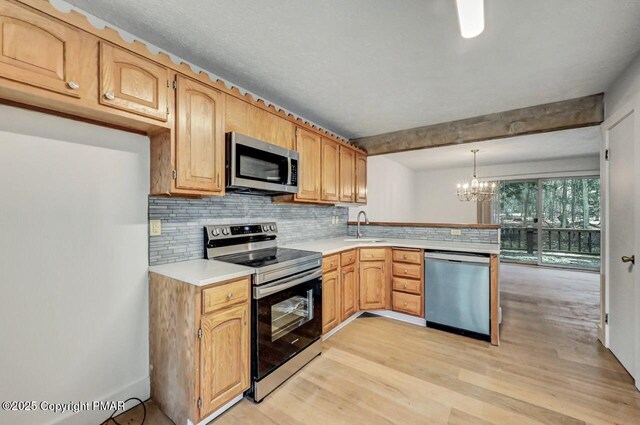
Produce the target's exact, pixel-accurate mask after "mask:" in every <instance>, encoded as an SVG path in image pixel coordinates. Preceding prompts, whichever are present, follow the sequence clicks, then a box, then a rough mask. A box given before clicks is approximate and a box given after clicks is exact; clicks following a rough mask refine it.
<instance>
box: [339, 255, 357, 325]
mask: <svg viewBox="0 0 640 425" xmlns="http://www.w3.org/2000/svg"><path fill="white" fill-rule="evenodd" d="M340 298H341V301H342V303H341V316H340V318H341V321H344V320H346V319H348V318H349V317H350V316H351V315H353V314H354V313H355V312H356V311H358V279H357V273H356V265H355V264H351V265H349V266H346V267H342V269H341V271H340Z"/></svg>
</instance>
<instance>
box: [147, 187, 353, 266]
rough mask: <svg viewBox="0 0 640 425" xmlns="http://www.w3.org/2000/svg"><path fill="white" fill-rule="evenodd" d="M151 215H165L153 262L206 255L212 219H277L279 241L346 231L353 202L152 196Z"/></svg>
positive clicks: (153, 241) (152, 240)
mask: <svg viewBox="0 0 640 425" xmlns="http://www.w3.org/2000/svg"><path fill="white" fill-rule="evenodd" d="M334 217H336V218H335V219H334ZM149 219H150V220H161V221H162V235H161V236H151V237H149V264H150V265H157V264H166V263H174V262H177V261H185V260H192V259H198V258H204V231H203V226H205V225H207V224H235V223H260V222H265V221H275V222H276V223H277V225H278V243H279V244H286V243H293V242H302V241H305V240H310V239H324V238H333V237H340V236H345V235H346V234H347V220H348V208H347V207H334V206H323V205H288V204H274V203H272V202H271V198H270V197H269V196H255V195H242V194H234V193H231V194H228V195H226V196H224V197H211V198H202V199H176V198H164V197H150V198H149ZM334 220H337V221H336V223H335V224H334Z"/></svg>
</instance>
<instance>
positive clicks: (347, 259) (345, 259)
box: [340, 249, 356, 267]
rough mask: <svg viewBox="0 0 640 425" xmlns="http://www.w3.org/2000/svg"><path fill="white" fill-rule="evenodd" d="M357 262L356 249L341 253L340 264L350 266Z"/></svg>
mask: <svg viewBox="0 0 640 425" xmlns="http://www.w3.org/2000/svg"><path fill="white" fill-rule="evenodd" d="M355 262H356V250H355V249H352V250H351V251H346V252H343V253H342V254H340V266H341V267H344V266H350V265H351V264H353V263H355Z"/></svg>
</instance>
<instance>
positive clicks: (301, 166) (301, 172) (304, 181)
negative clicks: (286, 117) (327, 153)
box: [296, 127, 321, 201]
mask: <svg viewBox="0 0 640 425" xmlns="http://www.w3.org/2000/svg"><path fill="white" fill-rule="evenodd" d="M320 144H321V142H320V136H317V135H316V134H314V133H311V132H309V131H306V130H304V129H302V128H300V127H298V129H297V131H296V150H297V151H298V153H299V154H300V159H299V160H298V194H297V195H296V199H301V200H306V201H319V200H320V152H321V146H320Z"/></svg>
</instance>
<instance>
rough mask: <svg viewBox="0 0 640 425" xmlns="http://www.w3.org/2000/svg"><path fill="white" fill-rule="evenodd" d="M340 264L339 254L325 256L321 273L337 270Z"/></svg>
mask: <svg viewBox="0 0 640 425" xmlns="http://www.w3.org/2000/svg"><path fill="white" fill-rule="evenodd" d="M339 264H340V254H333V255H327V256H326V257H324V258H323V259H322V272H323V273H326V272H330V271H332V270H337V269H338V265H339Z"/></svg>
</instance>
